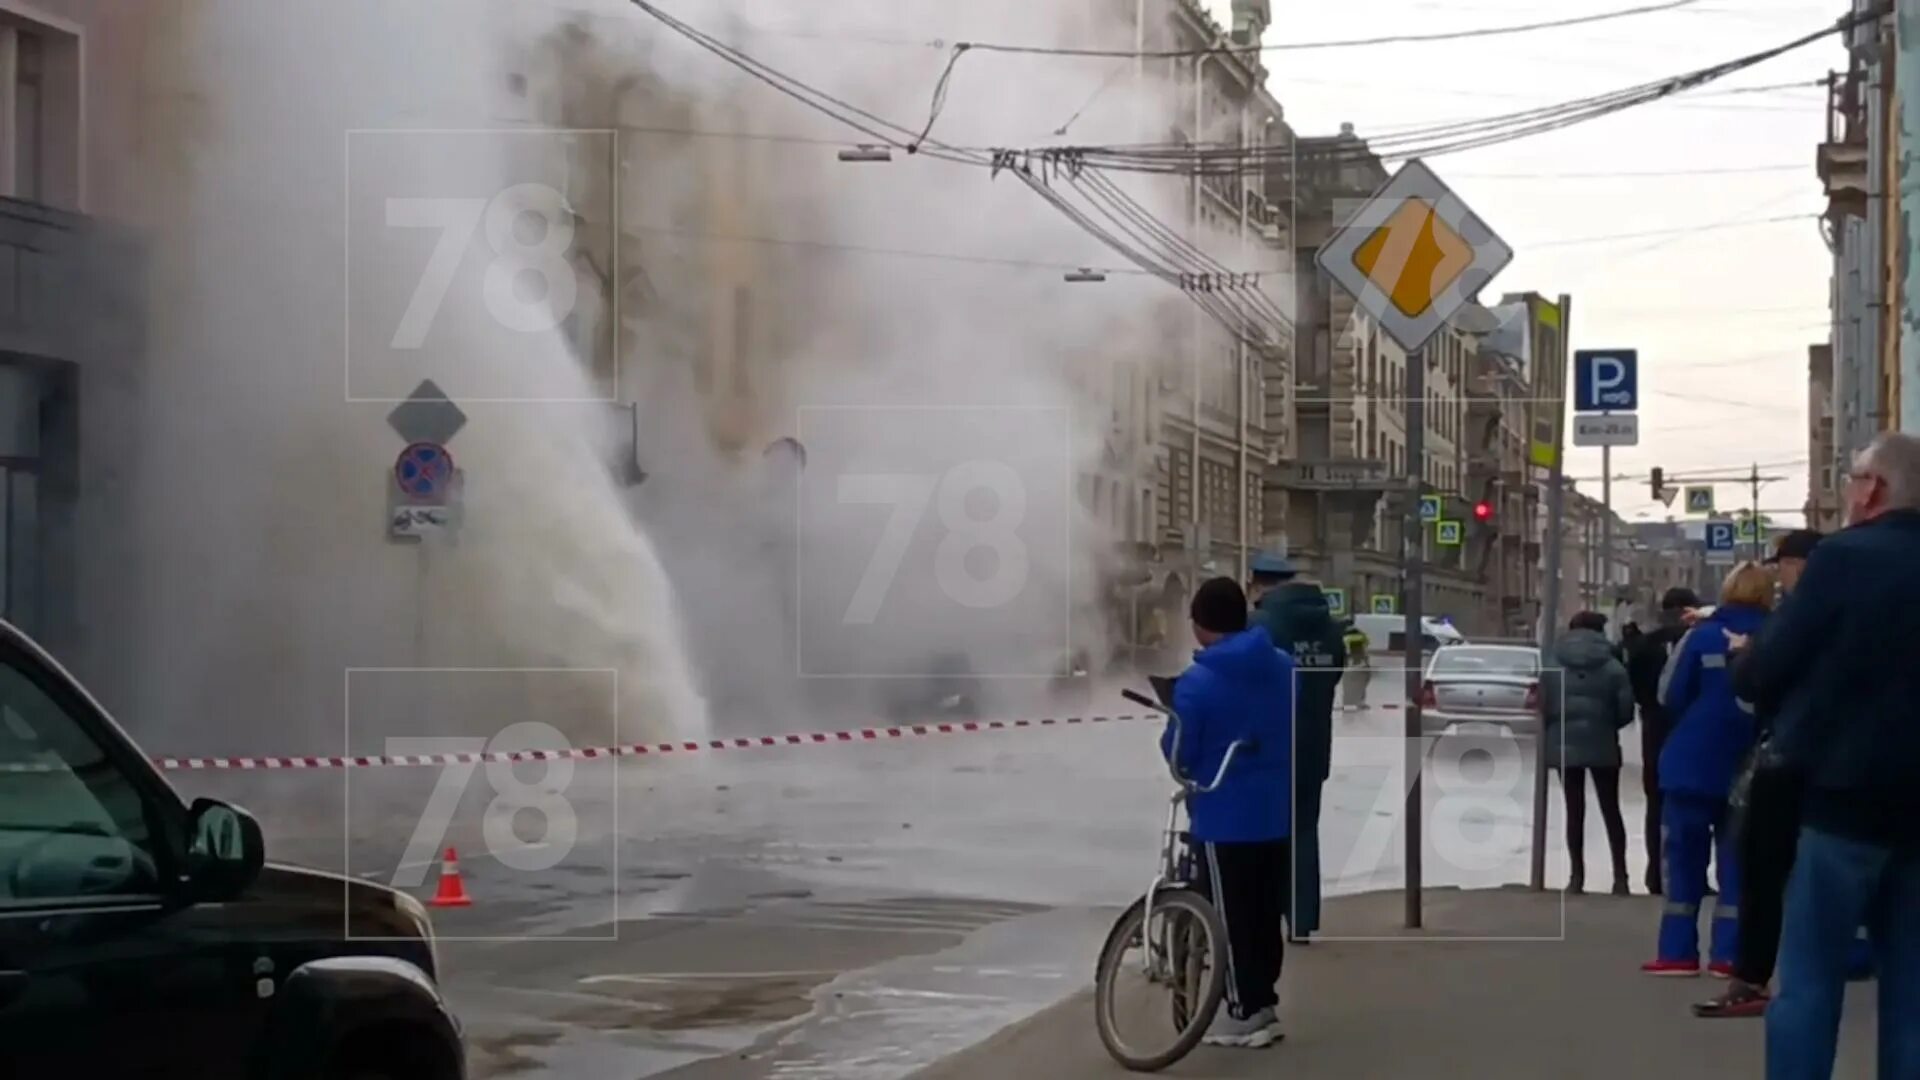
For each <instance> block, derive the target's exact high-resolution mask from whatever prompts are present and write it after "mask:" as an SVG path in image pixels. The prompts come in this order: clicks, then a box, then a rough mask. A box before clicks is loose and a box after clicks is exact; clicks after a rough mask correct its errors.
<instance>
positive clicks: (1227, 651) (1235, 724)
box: [1160, 577, 1293, 1047]
mask: <svg viewBox="0 0 1920 1080" xmlns="http://www.w3.org/2000/svg"><path fill="white" fill-rule="evenodd" d="M1190 614H1191V616H1192V618H1193V635H1194V639H1195V640H1197V641H1198V642H1199V643H1200V649H1199V650H1198V651H1197V652H1195V653H1194V655H1193V666H1192V667H1190V668H1188V669H1187V670H1186V671H1185V672H1184V673H1182V674H1181V676H1180V678H1179V680H1178V681H1177V682H1176V683H1175V684H1174V691H1173V709H1174V713H1175V714H1176V715H1178V716H1179V718H1180V723H1181V738H1180V744H1179V745H1178V746H1177V747H1176V746H1174V745H1173V725H1172V724H1171V723H1169V724H1168V726H1167V732H1166V734H1165V735H1163V736H1162V737H1161V740H1160V748H1161V750H1162V752H1163V753H1165V754H1166V755H1167V756H1168V758H1169V759H1170V760H1172V761H1173V762H1174V764H1175V765H1177V766H1178V767H1179V770H1180V772H1181V774H1182V775H1183V776H1186V777H1188V778H1190V779H1192V780H1195V781H1197V782H1199V783H1202V784H1205V783H1210V782H1211V781H1212V780H1213V777H1214V774H1215V773H1216V772H1218V770H1219V768H1220V764H1221V762H1222V761H1223V760H1225V758H1226V754H1227V748H1228V747H1230V746H1232V745H1233V744H1234V743H1235V742H1240V743H1243V744H1245V745H1244V746H1243V747H1242V749H1241V750H1240V752H1239V754H1238V755H1237V756H1236V757H1235V758H1234V760H1233V766H1232V768H1231V769H1230V770H1229V771H1228V772H1227V775H1226V778H1225V779H1224V780H1222V781H1221V784H1220V786H1219V787H1218V788H1217V789H1215V790H1213V791H1211V792H1208V793H1206V794H1201V795H1195V796H1194V797H1193V800H1192V802H1191V803H1190V804H1189V806H1188V810H1189V813H1190V815H1191V817H1192V824H1191V832H1192V834H1193V839H1194V843H1195V844H1197V845H1198V846H1199V849H1200V850H1199V855H1200V861H1201V863H1202V864H1203V865H1204V866H1205V869H1206V873H1205V877H1206V881H1205V882H1204V883H1203V884H1204V886H1205V888H1206V890H1207V892H1208V895H1210V896H1211V897H1212V898H1213V902H1214V906H1215V907H1217V908H1218V909H1219V911H1220V917H1221V919H1222V920H1223V921H1225V923H1226V924H1227V951H1228V955H1229V957H1230V960H1231V962H1230V964H1229V965H1228V972H1227V1008H1226V1009H1225V1010H1223V1011H1222V1013H1221V1014H1220V1015H1219V1016H1217V1017H1215V1019H1214V1023H1213V1027H1212V1028H1210V1029H1209V1030H1208V1033H1207V1042H1209V1043H1211V1044H1213V1045H1216V1046H1241V1047H1262V1046H1267V1045H1269V1044H1271V1043H1273V1042H1274V1041H1275V1040H1277V1039H1278V1038H1280V1023H1279V1019H1278V1017H1277V1014H1276V1010H1277V1008H1278V1006H1279V1004H1280V993H1279V991H1280V965H1281V960H1282V957H1283V955H1284V951H1285V948H1286V945H1285V940H1284V937H1283V935H1282V933H1281V927H1280V923H1281V919H1282V917H1283V916H1284V915H1285V914H1286V909H1287V876H1288V863H1289V850H1288V836H1289V833H1290V832H1291V825H1292V820H1291V819H1292V799H1291V795H1292V791H1291V785H1292V779H1293V661H1292V659H1291V658H1290V657H1288V655H1287V654H1286V653H1285V652H1282V651H1281V650H1279V649H1276V648H1274V647H1273V642H1272V640H1271V639H1270V638H1269V637H1268V636H1267V632H1266V631H1265V630H1262V629H1260V628H1259V627H1253V628H1251V629H1249V628H1248V626H1247V596H1246V593H1244V592H1242V591H1241V589H1240V586H1239V585H1237V584H1235V583H1234V581H1233V579H1232V578H1224V577H1221V578H1214V579H1213V580H1211V581H1208V582H1206V583H1205V584H1203V585H1201V586H1200V589H1199V591H1198V592H1197V593H1195V594H1194V597H1193V604H1192V607H1191V611H1190Z"/></svg>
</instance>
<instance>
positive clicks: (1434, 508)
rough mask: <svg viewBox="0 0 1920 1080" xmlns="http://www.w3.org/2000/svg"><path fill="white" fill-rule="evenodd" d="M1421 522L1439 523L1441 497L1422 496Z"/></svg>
mask: <svg viewBox="0 0 1920 1080" xmlns="http://www.w3.org/2000/svg"><path fill="white" fill-rule="evenodd" d="M1420 520H1421V521H1439V520H1440V496H1438V495H1422V496H1420Z"/></svg>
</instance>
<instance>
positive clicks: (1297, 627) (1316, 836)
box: [1249, 555, 1366, 945]
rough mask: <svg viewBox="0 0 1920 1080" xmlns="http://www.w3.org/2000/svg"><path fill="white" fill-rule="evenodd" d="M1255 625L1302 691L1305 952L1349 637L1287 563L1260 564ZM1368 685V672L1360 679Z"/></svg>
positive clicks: (1297, 703) (1297, 794) (1297, 813)
mask: <svg viewBox="0 0 1920 1080" xmlns="http://www.w3.org/2000/svg"><path fill="white" fill-rule="evenodd" d="M1249 569H1250V571H1251V573H1252V577H1253V583H1252V584H1253V589H1252V597H1253V601H1254V605H1255V606H1254V613H1253V621H1254V623H1255V624H1256V625H1258V626H1259V627H1260V628H1261V629H1263V630H1265V631H1266V632H1267V636H1268V637H1269V638H1270V639H1271V640H1272V641H1273V644H1274V647H1275V648H1278V649H1284V650H1286V652H1287V654H1288V655H1290V656H1292V657H1293V662H1294V665H1295V667H1296V669H1297V672H1298V678H1299V685H1298V686H1297V687H1296V689H1295V695H1296V696H1295V698H1294V709H1293V765H1294V777H1293V902H1292V905H1291V907H1290V909H1289V910H1290V912H1291V914H1290V915H1289V917H1288V920H1287V922H1288V925H1289V926H1290V927H1291V930H1292V934H1293V939H1294V941H1296V942H1298V943H1299V944H1302V945H1305V944H1308V943H1309V942H1308V935H1311V934H1313V933H1315V932H1317V931H1318V930H1319V929H1320V797H1321V793H1322V792H1323V790H1324V789H1325V786H1326V782H1327V777H1328V775H1329V774H1330V773H1331V772H1332V771H1333V711H1334V704H1335V701H1336V699H1337V697H1338V694H1339V685H1340V678H1341V674H1342V673H1343V672H1344V671H1345V670H1346V666H1347V644H1346V635H1345V633H1343V632H1342V631H1341V629H1340V624H1339V623H1338V622H1337V621H1335V619H1334V617H1333V613H1332V610H1331V609H1330V608H1329V607H1328V606H1327V594H1326V592H1325V591H1324V590H1322V589H1321V588H1320V585H1319V583H1318V582H1316V581H1313V580H1312V579H1310V578H1306V577H1301V576H1298V575H1296V574H1295V573H1294V572H1293V567H1292V566H1290V565H1288V564H1287V563H1286V561H1285V560H1283V559H1278V558H1276V557H1274V556H1271V555H1261V556H1259V557H1256V558H1255V559H1254V560H1253V562H1252V564H1251V566H1250V567H1249ZM1356 677H1358V678H1365V677H1366V673H1365V672H1359V673H1357V674H1356Z"/></svg>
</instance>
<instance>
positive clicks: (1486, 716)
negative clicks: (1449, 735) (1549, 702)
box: [1420, 645, 1540, 735]
mask: <svg viewBox="0 0 1920 1080" xmlns="http://www.w3.org/2000/svg"><path fill="white" fill-rule="evenodd" d="M1420 709H1421V713H1420V728H1421V730H1422V731H1424V732H1426V733H1427V734H1429V735H1437V734H1440V733H1442V732H1444V731H1446V730H1448V729H1449V728H1455V727H1467V726H1480V725H1491V726H1497V727H1502V728H1505V729H1506V730H1507V731H1508V732H1510V733H1513V734H1533V733H1535V732H1538V731H1539V730H1540V650H1539V649H1537V648H1534V647H1532V646H1528V645H1456V646H1454V647H1453V648H1450V649H1441V650H1440V651H1439V652H1437V653H1435V654H1434V657H1433V661H1432V662H1431V663H1429V664H1428V665H1427V671H1426V678H1425V679H1424V680H1423V681H1422V683H1421V685H1420Z"/></svg>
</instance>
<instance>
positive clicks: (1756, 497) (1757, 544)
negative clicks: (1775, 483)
mask: <svg viewBox="0 0 1920 1080" xmlns="http://www.w3.org/2000/svg"><path fill="white" fill-rule="evenodd" d="M1747 482H1748V483H1749V484H1750V485H1752V488H1753V502H1752V503H1751V504H1750V507H1751V509H1750V512H1751V513H1752V515H1753V516H1752V517H1751V518H1749V519H1748V520H1750V521H1752V522H1753V561H1754V562H1759V561H1760V560H1761V559H1764V558H1766V555H1765V553H1764V549H1765V546H1766V537H1764V536H1762V535H1761V532H1760V463H1759V462H1757V461H1756V462H1754V463H1753V475H1752V476H1751V477H1750V478H1748V481H1747Z"/></svg>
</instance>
